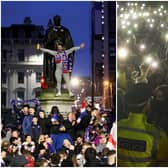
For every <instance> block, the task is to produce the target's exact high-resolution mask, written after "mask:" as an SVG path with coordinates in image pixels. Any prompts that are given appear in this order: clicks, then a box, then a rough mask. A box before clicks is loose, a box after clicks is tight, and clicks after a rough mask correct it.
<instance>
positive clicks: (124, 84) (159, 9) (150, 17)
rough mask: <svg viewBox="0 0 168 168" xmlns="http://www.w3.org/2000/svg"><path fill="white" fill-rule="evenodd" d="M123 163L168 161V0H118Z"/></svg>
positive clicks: (119, 150)
mask: <svg viewBox="0 0 168 168" xmlns="http://www.w3.org/2000/svg"><path fill="white" fill-rule="evenodd" d="M117 120H118V121H117V137H118V141H117V165H118V166H122V167H151V166H152V167H167V166H168V2H165V1H134V2H133V1H118V2H117Z"/></svg>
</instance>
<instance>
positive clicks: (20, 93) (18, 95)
mask: <svg viewBox="0 0 168 168" xmlns="http://www.w3.org/2000/svg"><path fill="white" fill-rule="evenodd" d="M17 97H18V98H20V99H21V100H24V91H23V90H19V91H17Z"/></svg>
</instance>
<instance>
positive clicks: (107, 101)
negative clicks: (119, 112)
mask: <svg viewBox="0 0 168 168" xmlns="http://www.w3.org/2000/svg"><path fill="white" fill-rule="evenodd" d="M103 99H104V108H105V109H111V108H112V102H111V99H112V82H110V81H108V80H105V81H104V82H103Z"/></svg>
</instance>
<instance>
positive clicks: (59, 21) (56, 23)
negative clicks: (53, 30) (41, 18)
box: [53, 15, 61, 26]
mask: <svg viewBox="0 0 168 168" xmlns="http://www.w3.org/2000/svg"><path fill="white" fill-rule="evenodd" d="M53 19H54V25H55V26H60V25H61V17H60V16H59V15H56V16H54V18H53Z"/></svg>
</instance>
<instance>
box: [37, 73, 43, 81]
mask: <svg viewBox="0 0 168 168" xmlns="http://www.w3.org/2000/svg"><path fill="white" fill-rule="evenodd" d="M41 75H42V73H41V72H36V82H37V83H38V82H40V78H41Z"/></svg>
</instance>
